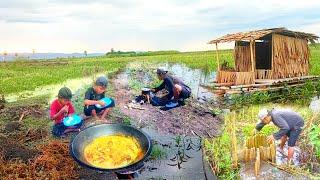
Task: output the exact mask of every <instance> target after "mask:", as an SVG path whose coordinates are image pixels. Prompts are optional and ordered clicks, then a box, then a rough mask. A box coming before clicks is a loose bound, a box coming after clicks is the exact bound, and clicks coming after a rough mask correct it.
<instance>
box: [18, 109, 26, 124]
mask: <svg viewBox="0 0 320 180" xmlns="http://www.w3.org/2000/svg"><path fill="white" fill-rule="evenodd" d="M27 112H28V111H23V112H22V114H21V116H20V118H19V122H21V121H22V119H23V117H24V116H25V115H26V113H27Z"/></svg>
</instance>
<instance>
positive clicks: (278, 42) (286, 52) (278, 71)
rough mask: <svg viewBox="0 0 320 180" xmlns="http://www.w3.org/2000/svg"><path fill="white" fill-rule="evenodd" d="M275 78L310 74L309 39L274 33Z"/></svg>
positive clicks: (273, 65)
mask: <svg viewBox="0 0 320 180" xmlns="http://www.w3.org/2000/svg"><path fill="white" fill-rule="evenodd" d="M272 44H273V57H272V59H273V61H272V71H273V78H274V79H280V78H289V77H297V76H303V75H308V73H309V57H310V51H309V47H308V41H307V40H305V39H298V38H294V37H287V36H283V35H278V34H273V36H272Z"/></svg>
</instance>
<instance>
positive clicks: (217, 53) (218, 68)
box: [216, 43, 220, 71]
mask: <svg viewBox="0 0 320 180" xmlns="http://www.w3.org/2000/svg"><path fill="white" fill-rule="evenodd" d="M216 56H217V65H218V67H217V71H219V70H220V63H219V51H218V43H216Z"/></svg>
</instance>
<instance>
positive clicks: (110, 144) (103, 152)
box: [84, 135, 143, 169]
mask: <svg viewBox="0 0 320 180" xmlns="http://www.w3.org/2000/svg"><path fill="white" fill-rule="evenodd" d="M84 156H85V159H86V160H87V161H88V162H89V163H90V164H91V165H93V166H96V167H99V168H106V169H115V168H120V167H124V166H126V165H129V164H131V163H133V162H135V161H137V160H140V159H141V158H142V157H143V151H142V149H141V146H140V144H139V143H138V141H137V139H135V138H134V137H130V136H124V135H108V136H101V137H98V138H96V139H94V140H93V141H92V142H91V143H90V144H88V145H87V146H86V147H85V149H84Z"/></svg>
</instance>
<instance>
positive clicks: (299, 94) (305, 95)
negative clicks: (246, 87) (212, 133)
mask: <svg viewBox="0 0 320 180" xmlns="http://www.w3.org/2000/svg"><path fill="white" fill-rule="evenodd" d="M316 95H317V96H319V95H320V82H311V81H308V82H307V83H305V84H304V85H302V86H300V87H289V86H285V87H284V88H283V89H281V90H280V91H264V92H256V93H253V94H244V95H243V94H240V95H233V96H232V98H231V99H232V104H233V105H234V106H235V107H241V106H243V105H251V104H263V103H268V102H275V103H295V104H299V105H308V104H309V103H310V101H311V99H312V98H313V97H314V96H316Z"/></svg>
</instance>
